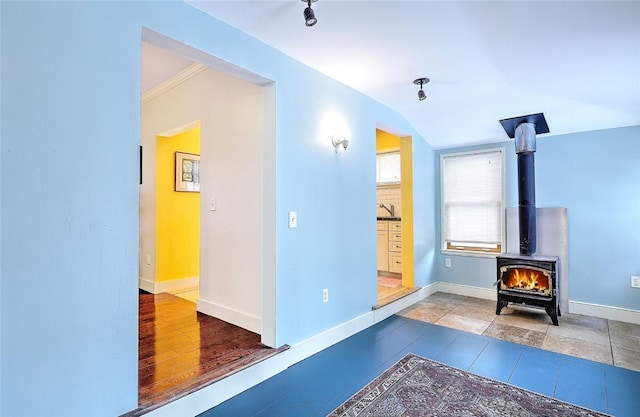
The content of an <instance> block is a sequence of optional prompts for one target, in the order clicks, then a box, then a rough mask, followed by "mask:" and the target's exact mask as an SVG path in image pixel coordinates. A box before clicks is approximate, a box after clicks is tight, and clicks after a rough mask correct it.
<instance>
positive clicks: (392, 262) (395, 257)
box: [389, 252, 402, 274]
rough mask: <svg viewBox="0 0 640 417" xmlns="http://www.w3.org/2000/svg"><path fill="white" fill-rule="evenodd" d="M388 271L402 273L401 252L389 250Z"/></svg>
mask: <svg viewBox="0 0 640 417" xmlns="http://www.w3.org/2000/svg"><path fill="white" fill-rule="evenodd" d="M389 272H397V273H399V274H401V273H402V254H401V253H394V252H389Z"/></svg>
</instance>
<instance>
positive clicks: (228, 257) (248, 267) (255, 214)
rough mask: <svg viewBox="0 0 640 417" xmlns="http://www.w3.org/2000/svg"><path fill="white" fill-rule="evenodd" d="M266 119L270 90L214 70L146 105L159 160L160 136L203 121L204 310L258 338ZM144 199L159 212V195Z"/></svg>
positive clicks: (146, 237)
mask: <svg viewBox="0 0 640 417" xmlns="http://www.w3.org/2000/svg"><path fill="white" fill-rule="evenodd" d="M262 114H263V96H262V87H260V86H257V85H254V84H251V83H248V82H246V81H243V80H240V79H238V78H236V77H232V76H230V75H227V74H224V73H222V72H219V71H216V70H213V69H207V70H205V71H202V72H200V73H199V74H197V75H196V76H194V77H192V78H190V79H189V80H187V81H186V82H184V83H182V84H180V85H178V86H176V87H174V88H172V89H171V90H169V91H167V92H166V93H164V94H163V95H161V96H159V97H157V98H154V99H152V100H150V101H148V102H146V103H144V104H143V106H142V114H141V117H142V126H141V133H142V141H143V146H144V149H145V154H151V155H154V154H155V146H156V145H155V137H156V135H157V134H158V133H159V132H163V131H167V130H170V129H172V128H174V127H175V126H180V125H187V124H189V123H190V122H192V121H193V120H196V119H197V120H199V121H200V129H201V130H200V154H201V156H200V158H201V159H200V169H201V179H200V215H201V217H200V254H201V256H200V296H199V299H198V310H199V311H202V312H204V313H206V314H209V315H213V316H215V317H218V318H221V319H223V320H225V321H228V322H230V323H233V324H236V325H238V326H241V327H244V328H248V329H249V330H251V331H254V332H257V333H260V331H261V327H260V326H261V320H262V319H261V318H262V311H261V307H262V298H261V297H262V292H261V289H262V277H263V271H262V228H263V226H262V221H263V218H262V135H263V133H262V130H263V128H262V125H263V115H262ZM147 148H150V149H149V150H148V151H147ZM147 162H148V159H145V161H144V163H145V165H144V166H143V171H144V172H146V175H147V176H152V175H153V173H154V169H156V170H157V167H154V166H152V165H151V164H149V165H148V166H147V165H146V163H147ZM145 178H146V177H145ZM141 198H142V200H141V205H142V206H144V207H146V208H147V209H148V210H149V211H151V208H152V207H154V205H155V201H154V199H153V198H152V196H151V195H150V194H148V195H147V194H142V195H141ZM212 201H215V206H216V210H215V211H213V210H211V209H210V208H211V202H212ZM152 237H153V236H152V235H151V234H147V233H144V234H142V235H141V247H142V248H145V249H144V250H147V249H149V250H151V248H152V246H153V243H152V241H151V239H152ZM157 238H158V236H156V239H157ZM154 256H155V257H156V258H157V257H158V256H159V254H158V253H156V254H155V255H154ZM239 260H241V261H239ZM156 274H157V272H156Z"/></svg>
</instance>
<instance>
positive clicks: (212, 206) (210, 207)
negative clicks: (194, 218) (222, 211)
mask: <svg viewBox="0 0 640 417" xmlns="http://www.w3.org/2000/svg"><path fill="white" fill-rule="evenodd" d="M209 210H211V211H216V199H215V198H212V199H211V204H210V205H209Z"/></svg>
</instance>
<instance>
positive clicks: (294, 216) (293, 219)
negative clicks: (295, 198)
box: [289, 211, 298, 229]
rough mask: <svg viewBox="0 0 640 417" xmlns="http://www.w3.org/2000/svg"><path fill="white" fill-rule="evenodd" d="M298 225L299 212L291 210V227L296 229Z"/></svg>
mask: <svg viewBox="0 0 640 417" xmlns="http://www.w3.org/2000/svg"><path fill="white" fill-rule="evenodd" d="M296 227H298V213H296V212H295V211H290V212H289V229H295V228H296Z"/></svg>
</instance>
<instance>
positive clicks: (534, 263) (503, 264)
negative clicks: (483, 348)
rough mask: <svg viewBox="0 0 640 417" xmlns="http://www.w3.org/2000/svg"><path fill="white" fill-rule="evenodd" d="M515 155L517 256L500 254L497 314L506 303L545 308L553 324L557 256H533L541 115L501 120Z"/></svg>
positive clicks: (543, 126) (543, 127)
mask: <svg viewBox="0 0 640 417" xmlns="http://www.w3.org/2000/svg"><path fill="white" fill-rule="evenodd" d="M500 123H501V124H502V127H504V129H505V131H506V132H507V134H508V135H509V137H510V138H515V146H516V153H517V155H518V204H519V206H518V223H519V232H520V253H519V254H509V253H502V254H500V255H498V257H497V258H496V259H497V279H498V280H497V281H496V285H497V287H498V304H497V306H496V314H500V311H501V310H502V309H503V308H504V307H506V306H507V305H508V304H509V303H514V304H524V305H529V306H535V307H542V308H544V309H545V311H546V312H547V314H548V315H549V317H551V321H552V322H553V324H554V325H556V326H557V325H558V316H560V307H559V296H558V278H559V277H558V267H557V265H558V257H554V256H536V255H535V253H536V233H537V225H536V197H535V164H534V153H535V151H536V134H540V133H549V127H548V126H547V122H546V120H545V119H544V115H543V114H542V113H538V114H532V115H528V116H519V117H514V118H511V119H504V120H500Z"/></svg>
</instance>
